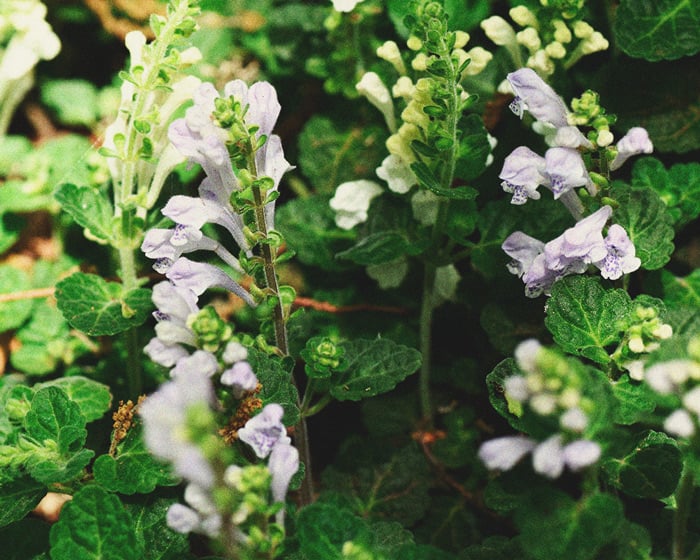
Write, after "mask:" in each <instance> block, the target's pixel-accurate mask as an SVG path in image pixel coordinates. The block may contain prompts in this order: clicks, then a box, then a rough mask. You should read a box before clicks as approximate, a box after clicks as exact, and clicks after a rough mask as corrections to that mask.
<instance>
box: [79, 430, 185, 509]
mask: <svg viewBox="0 0 700 560" xmlns="http://www.w3.org/2000/svg"><path fill="white" fill-rule="evenodd" d="M93 474H94V475H95V480H96V481H97V482H98V483H99V484H101V485H102V486H103V487H104V488H105V489H107V490H109V491H111V492H119V493H120V494H127V495H131V494H135V493H140V494H148V493H150V492H153V490H155V488H156V487H157V486H173V485H175V484H177V483H178V478H177V477H175V476H173V474H172V472H171V471H170V469H169V468H168V467H167V466H166V465H165V464H164V463H162V462H159V461H157V460H156V459H154V457H153V455H151V454H150V453H149V452H148V449H146V446H145V445H144V442H143V437H142V436H141V427H140V424H138V425H137V426H136V427H133V428H131V430H129V432H128V433H127V435H126V438H125V439H124V440H123V441H122V442H120V443H119V444H118V445H117V451H116V453H115V455H114V457H112V456H111V455H106V454H105V455H100V456H99V457H98V458H97V459H95V464H94V465H93Z"/></svg>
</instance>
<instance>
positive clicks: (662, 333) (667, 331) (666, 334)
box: [652, 323, 673, 340]
mask: <svg viewBox="0 0 700 560" xmlns="http://www.w3.org/2000/svg"><path fill="white" fill-rule="evenodd" d="M652 334H653V335H654V336H655V337H656V338H660V339H661V340H666V339H667V338H671V337H672V336H673V327H672V326H671V325H668V324H665V323H664V324H661V325H659V326H658V327H656V328H655V329H654V332H652Z"/></svg>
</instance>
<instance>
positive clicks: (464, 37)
mask: <svg viewBox="0 0 700 560" xmlns="http://www.w3.org/2000/svg"><path fill="white" fill-rule="evenodd" d="M469 38H470V37H469V33H467V32H466V31H459V30H457V31H455V46H454V48H456V49H461V48H462V47H464V46H465V45H466V44H467V43H468V42H469Z"/></svg>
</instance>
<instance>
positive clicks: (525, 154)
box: [498, 146, 545, 205]
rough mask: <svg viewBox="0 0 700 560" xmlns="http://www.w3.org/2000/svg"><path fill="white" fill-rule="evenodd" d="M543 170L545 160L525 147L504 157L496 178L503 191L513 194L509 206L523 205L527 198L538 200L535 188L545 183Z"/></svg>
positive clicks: (538, 195) (538, 196)
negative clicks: (499, 181)
mask: <svg viewBox="0 0 700 560" xmlns="http://www.w3.org/2000/svg"><path fill="white" fill-rule="evenodd" d="M544 168H545V159H544V158H543V157H542V156H540V155H538V154H536V153H535V152H533V151H532V150H531V149H530V148H527V147H525V146H520V147H518V148H516V149H515V150H513V151H512V152H511V153H510V155H508V156H507V157H506V159H505V161H504V162H503V169H502V170H501V173H500V174H499V175H498V177H499V179H503V182H502V183H501V186H502V187H503V190H504V191H506V192H509V193H513V198H512V199H511V204H518V205H520V204H525V203H526V202H527V200H528V198H532V199H533V200H538V199H539V198H540V193H538V192H537V187H538V186H540V185H541V184H542V183H544V181H545V178H544V177H543V175H542V173H543V172H544Z"/></svg>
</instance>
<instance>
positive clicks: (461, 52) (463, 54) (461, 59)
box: [452, 49, 469, 68]
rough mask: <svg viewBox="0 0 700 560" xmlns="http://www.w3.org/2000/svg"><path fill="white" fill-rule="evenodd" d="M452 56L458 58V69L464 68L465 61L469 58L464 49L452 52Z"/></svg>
mask: <svg viewBox="0 0 700 560" xmlns="http://www.w3.org/2000/svg"><path fill="white" fill-rule="evenodd" d="M452 56H453V57H456V58H457V64H456V66H457V68H459V67H460V66H462V64H464V63H465V61H466V60H467V59H468V58H469V55H468V54H467V52H466V51H465V50H464V49H455V50H453V51H452Z"/></svg>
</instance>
